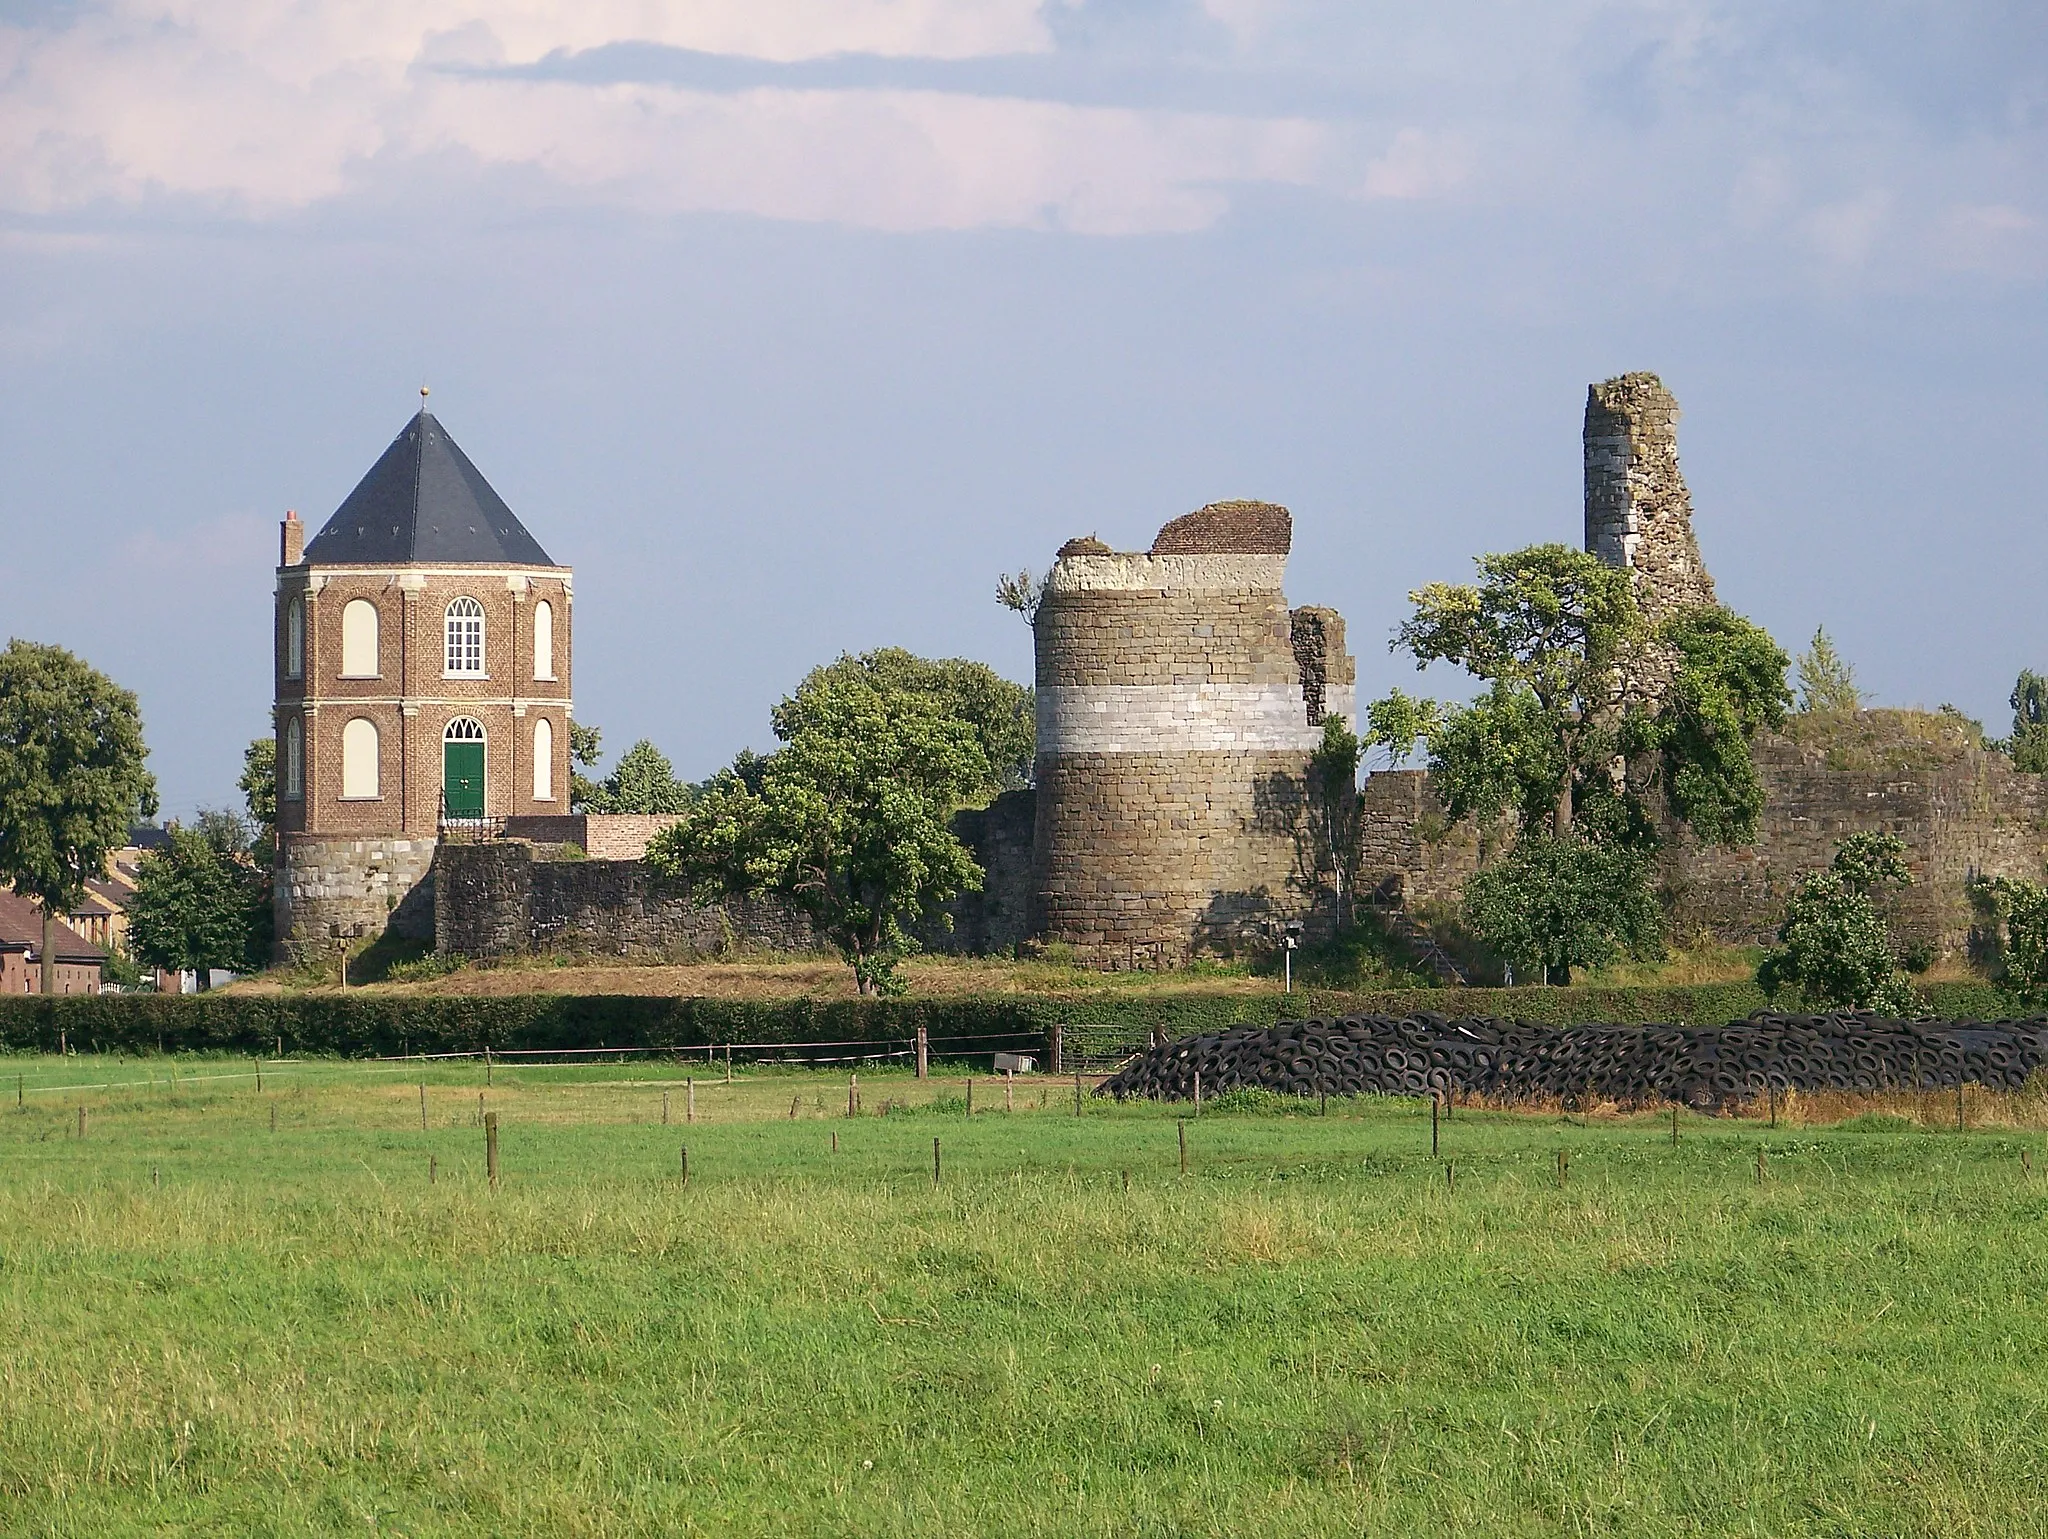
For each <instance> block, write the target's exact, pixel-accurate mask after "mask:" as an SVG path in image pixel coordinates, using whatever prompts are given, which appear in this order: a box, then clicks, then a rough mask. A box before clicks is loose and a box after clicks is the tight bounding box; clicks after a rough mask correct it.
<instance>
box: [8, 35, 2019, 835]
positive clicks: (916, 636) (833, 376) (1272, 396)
mask: <svg viewBox="0 0 2048 1539" xmlns="http://www.w3.org/2000/svg"><path fill="white" fill-rule="evenodd" d="M2044 360H2048V27H2043V26H2041V25H2040V15H2039V11H2038V0H2032V3H2009V4H2008V3H1994V0H1941V3H1906V0H1860V3H1855V4H1851V3H1846V0H1841V3H1820V0H1719V3H1716V0H1642V3H1592V0H1555V3H1552V4H1548V5H1543V6H1531V5H1525V4H1510V3H1505V0H1436V3H1432V4H1427V5H1423V4H1411V5H1374V6H1362V5H1359V4H1357V3H1356V0H1349V3H1341V0H1330V3H1322V0H972V3H969V0H677V3H672V4H659V3H655V0H581V3H577V4H566V5H556V4H550V3H544V0H351V3H348V4H342V3H339V0H0V628H4V630H5V632H6V633H7V634H10V635H17V636H24V637H29V638H32V639H35V640H39V641H51V642H57V643H61V644H62V645H64V646H67V647H70V648H71V649H73V650H74V651H76V652H78V653H79V654H81V655H82V656H84V657H86V658H87V659H88V660H89V661H91V662H92V663H94V664H95V665H97V666H98V667H100V668H101V669H103V670H104V671H106V672H107V673H109V674H111V675H112V676H113V677H114V678H116V679H117V680H119V681H120V682H122V683H123V684H125V685H127V686H128V687H130V688H132V689H134V690H136V691H137V693H138V694H139V695H140V697H141V701H142V708H143V714H144V723H145V729H146V732H147V736H148V740H149V742H150V745H151V750H152V752H151V764H152V767H153V768H154V770H155V772H156V774H157V777H158V780H159V782H160V785H161V787H162V794H163V802H164V808H165V811H166V812H167V813H169V814H172V815H185V816H189V815H190V813H191V812H192V811H193V810H195V809H196V808H197V807H199V806H202V805H223V804H229V803H232V802H233V801H235V800H236V792H235V790H234V780H235V776H236V774H237V773H238V770H239V766H240V760H241V755H242V750H243V747H244V745H245V744H246V743H247V742H248V740H249V739H250V738H251V737H253V736H256V735H258V734H259V733H266V732H267V731H268V730H269V704H270V672H269V670H270V654H269V636H270V629H269V627H270V605H271V597H272V587H273V581H274V563H275V561H276V549H277V545H276V521H277V520H278V519H279V518H280V517H281V516H282V514H283V512H284V510H285V509H286V508H296V509H298V510H299V512H300V514H301V515H302V516H303V517H305V518H306V519H308V520H309V521H310V522H311V523H312V525H313V526H314V527H317V526H318V525H319V523H321V522H324V520H325V519H326V518H327V516H328V515H329V514H330V513H332V511H333V510H334V508H335V507H336V506H338V505H339V503H340V502H341V500H342V499H343V498H344V497H345V496H346V495H347V493H348V491H349V489H350V488H351V487H352V486H353V485H354V484H355V482H356V481H357V479H358V478H360V476H361V475H362V474H363V473H364V472H365V471H366V470H367V469H368V468H369V466H370V465H371V463H372V462H373V461H374V460H375V459H376V458H377V456H378V454H379V453H381V452H382V450H383V449H384V447H385V446H386V444H387V443H389V441H390V440H391V439H392V438H393V437H394V436H395V435H396V434H397V433H398V432H399V430H400V429H401V428H402V427H403V426H404V424H405V422H406V419H407V417H408V416H409V414H410V413H411V412H412V411H413V410H414V409H415V408H416V407H417V405H418V396H417V394H416V392H417V390H418V388H419V386H421V385H422V384H426V385H428V386H430V387H431V389H432V391H433V395H432V398H431V399H432V403H433V407H434V410H435V412H436V415H437V416H438V417H439V418H440V420H441V421H442V423H443V424H444V425H445V426H446V427H447V429H448V430H449V431H450V432H451V433H452V434H453V435H454V437H455V438H456V440H457V441H458V442H459V443H460V444H461V445H462V446H463V448H464V449H465V450H466V451H467V452H468V454H469V455H470V457H471V458H472V459H473V460H474V461H475V462H476V463H477V465H478V466H479V467H480V468H481V469H482V470H483V472H484V474H485V475H486V476H487V477H489V478H490V480H491V482H492V484H493V485H494V486H496V488H497V489H498V491H499V493H500V494H501V495H503V496H504V498H505V499H506V501H507V502H508V503H509V504H510V505H511V506H512V508H513V509H514V511H515V512H517V513H518V514H519V516H520V518H521V519H522V520H523V521H524V522H525V524H526V525H527V527H528V528H529V529H531V530H532V532H533V533H534V535H535V536H536V537H537V538H538V539H539V540H540V542H541V543H542V545H544V546H545V547H546V548H547V549H548V551H549V552H550V553H551V554H552V555H553V556H554V558H555V559H556V560H557V561H560V562H562V563H564V564H567V565H572V566H574V567H575V569H576V606H575V621H574V623H575V680H574V688H575V696H576V714H577V716H578V718H579V719H580V720H583V721H587V722H590V723H594V724H595V725H597V726H599V727H600V728H602V729H603V732H604V734H605V744H606V748H607V750H608V751H609V752H610V753H612V754H615V753H616V752H618V751H620V750H622V749H624V748H625V747H627V746H628V745H629V744H631V743H632V742H633V741H634V740H635V739H638V738H641V737H647V738H650V739H652V740H653V741H654V742H655V743H657V744H658V745H659V746H660V747H661V748H662V749H663V750H664V751H665V752H667V753H668V754H669V755H670V756H671V758H672V759H673V760H674V761H675V763H676V766H677V769H678V770H679V772H681V773H682V774H684V775H685V776H688V777H691V778H696V777H700V776H702V775H705V774H708V773H710V772H711V771H712V770H714V769H715V768H717V767H718V766H719V765H720V764H722V763H724V762H725V761H727V760H728V759H729V758H730V757H731V756H732V755H733V753H734V752H736V751H737V750H738V749H740V748H742V747H748V746H751V747H754V748H766V747H769V746H772V738H771V735H770V733H769V730H768V711H769V708H770V706H771V705H772V704H773V703H774V701H775V700H776V699H777V698H779V697H780V696H781V695H783V694H784V693H786V692H787V691H788V690H789V689H790V688H792V687H793V686H794V685H795V684H796V683H797V681H798V680H799V679H801V677H802V676H803V674H804V673H805V671H806V670H807V669H809V668H810V667H811V666H813V665H814V664H816V663H819V662H822V661H826V660H829V659H830V658H832V657H833V656H835V655H837V654H838V653H840V652H842V651H849V650H851V651H859V650H865V649H868V648H872V647H876V646H885V645H901V646H906V647H910V648H912V649H913V650H916V651H919V652H922V653H926V654H930V655H941V656H965V657H973V658H979V659H982V660H984V661H986V662H988V663H990V664H992V665H993V666H995V667H996V668H998V669H999V670H1001V671H1002V672H1004V673H1005V674H1007V675H1009V676H1010V677H1013V678H1016V679H1019V680H1023V681H1027V682H1028V680H1029V677H1030V670H1031V651H1030V632H1029V630H1028V628H1027V627H1026V626H1025V625H1024V624H1023V623H1022V622H1021V621H1020V620H1019V619H1018V618H1017V617H1016V616H1015V615H1013V614H1010V613H1008V612H1006V611H1004V610H1002V609H1000V608H999V607H997V605H996V604H995V602H994V600H993V596H992V595H993V591H994V586H995V582H996V579H997V577H998V575H999V574H1001V573H1003V572H1008V571H1015V570H1017V569H1018V568H1020V567H1030V568H1033V569H1034V570H1039V571H1042V570H1043V569H1044V568H1045V566H1046V565H1047V564H1048V563H1049V562H1050V559H1051V557H1052V554H1053V552H1054V551H1055V550H1056V549H1057V547H1058V546H1059V545H1060V543H1061V542H1063V541H1064V540H1066V539H1068V538H1071V537H1073V536H1075V535H1081V534H1091V533H1092V534H1096V535H1099V536H1100V537H1101V538H1103V539H1105V540H1107V541H1108V542H1110V543H1111V544H1112V545H1114V546H1116V547H1118V548H1120V549H1143V548H1144V547H1145V546H1146V545H1147V544H1149V543H1150V540H1151V537H1152V535H1153V534H1154V532H1155V531H1156V530H1157V528H1158V527H1159V525H1161V524H1162V523H1164V522H1166V521H1167V520H1168V519H1170V518H1173V517H1175V516H1177V515H1178V514H1181V513H1184V512H1187V511H1189V510H1191V509H1193V508H1196V507H1199V506H1201V505H1202V504H1204V503H1207V502H1212V501H1217V500H1220V499H1224V498H1233V497H1257V498H1264V499H1267V500H1270V501H1276V502H1281V503H1284V504H1286V505H1287V506H1288V507H1290V508H1291V509H1292V510H1293V513H1294V516H1295V547H1294V556H1293V559H1292V561H1291V562H1290V566H1289V576H1288V596H1289V599H1290V600H1291V601H1292V602H1293V603H1296V604H1302V603H1317V604H1329V605H1334V606H1335V607H1337V608H1338V609H1340V610H1341V611H1342V612H1343V613H1344V615H1345V616H1346V618H1347V620H1348V622H1349V627H1350V641H1351V647H1352V650H1353V652H1354V653H1355V654H1356V656H1357V658H1358V666H1359V677H1360V686H1361V689H1362V690H1363V691H1365V692H1366V693H1367V694H1377V693H1380V692H1382V691H1384V690H1385V689H1386V688H1388V687H1390V686H1392V685H1395V684H1401V685H1403V686H1405V687H1409V688H1411V689H1412V688H1414V687H1416V685H1417V681H1416V679H1415V677H1414V674H1413V669H1412V666H1411V665H1409V664H1407V663H1405V662H1404V661H1403V660H1402V659H1401V658H1399V657H1397V656H1394V655H1393V654H1391V653H1390V652H1389V650H1388V646H1387V641H1388V638H1389V636H1390V634H1391V632H1392V630H1393V627H1394V625H1395V624H1396V623H1397V622H1398V620H1399V619H1400V618H1401V615H1402V613H1403V610H1404V596H1405V594H1406V593H1407V592H1408V591H1409V590H1411V589H1413V588H1415V587H1418V586H1420V585H1421V584H1423V583H1425V582H1429V581H1433V580H1438V579H1451V580H1456V579H1459V578H1462V577H1463V576H1465V575H1467V574H1468V573H1469V571H1470V559H1471V557H1472V556H1474V555H1476V554H1478V553H1480V552H1482V551H1488V550H1503V549H1510V548H1513V547H1515V546H1518V545H1522V544H1526V543H1530V542H1533V541H1537V540H1546V539H1557V540H1565V541H1570V542H1574V543H1576V542H1577V541H1578V540H1579V539H1580V537H1581V533H1582V512H1581V500H1580V476H1581V465H1580V450H1579V427H1580V420H1581V414H1582V412H1583V409H1584V403H1585V392H1586V387H1587V385H1588V384H1589V383H1590V382H1592V381H1594V380H1598V379H1602V378H1606V377H1608V376H1610V375H1613V374H1617V373H1621V372H1623V371H1626V370H1634V369H1647V370H1652V371H1654V372H1656V373H1658V374H1660V375H1662V376H1663V378H1664V380H1665V382H1666V383H1667V384H1668V385H1669V386H1670V387H1671V389H1672V390H1673V391H1674V392H1675V393H1676V395H1677V397H1678V399H1679V402H1680V404H1681V407H1682V409H1683V413H1684V415H1683V420H1682V423H1681V426H1680V437H1679V449H1680V457H1681V463H1682V465H1683V468H1684V471H1685V474H1686V477H1687V479H1688V482H1689V483H1690V486H1691V489H1692V494H1693V500H1694V505H1695V510H1696V513H1695V526H1696V529H1697V532H1698V535H1699V539H1700V543H1701V546H1702V549H1703V551H1704V554H1705V557H1706V560H1707V562H1708V565H1709V567H1710V569H1711V570H1712V572H1713V573H1714V576H1715V578H1716V581H1717V584H1718V587H1719V592H1720V596H1721V598H1722V600H1723V602H1724V603H1727V604H1728V605H1730V606H1731V607H1733V608H1735V609H1737V610H1740V611H1742V612H1744V613H1746V614H1748V615H1750V616H1751V617H1752V618H1754V619H1756V620H1758V621H1760V622H1761V623H1763V624H1764V625H1766V626H1768V627H1769V628H1770V629H1771V630H1772V631H1773V632H1774V633H1775V634H1776V635H1777V636H1778V638H1779V640H1780V641H1781V642H1782V643H1784V644H1785V645H1786V646H1787V648H1788V650H1796V649H1797V648H1798V647H1799V646H1800V645H1802V644H1803V643H1804V641H1805V640H1806V638H1808V637H1810V636H1811V634H1812V633H1813V631H1814V629H1815V627H1816V626H1819V625H1825V626H1826V627H1827V629H1828V631H1829V634H1830V635H1832V636H1834V637H1835V638H1836V639H1837V640H1838V642H1839V644H1840V646H1841V649H1842V651H1843V652H1844V653H1845V654H1846V656H1847V657H1848V658H1849V659H1850V660H1851V662H1852V663H1853V664H1854V665H1855V667H1856V669H1857V674H1858V678H1859V681H1860V682H1861V683H1862V684H1863V685H1864V687H1865V689H1866V691H1867V692H1868V693H1869V694H1870V695H1871V696H1872V697H1873V698H1874V699H1875V700H1876V701H1878V702H1880V703H1887V704H1897V705H1923V706H1928V707H1933V706H1935V705H1938V704H1941V703H1946V702H1953V703H1954V704H1956V705H1958V706H1960V707H1962V708H1963V709H1964V710H1966V711H1968V712H1970V713H1971V714H1973V715H1976V716H1979V717H1981V718H1983V719H1985V720H1986V722H1987V724H1988V725H1989V726H1990V727H1991V728H1992V729H1993V730H1994V731H2000V730H2003V729H2004V727H2005V725H2006V724H2007V720H2008V718H2009V715H2010V712H2009V710H2008V708H2007V706H2006V703H2005V697H2006V695H2007V693H2008V692H2009V691H2010V689H2011V687H2012V680H2013V677H2014V675H2015V673H2016V672H2017V671H2018V670H2019V669H2020V668H2021V667H2023V666H2031V667H2035V668H2037V669H2043V670H2048V610H2044V606H2043V604H2042V602H2041V595H2042V594H2043V593H2044V591H2048V581H2044V579H2048V540H2044V535H2043V523H2044V519H2043V515H2044V513H2048V507H2044V491H2043V488H2044V486H2048V370H2044ZM1421 683H1422V685H1423V686H1424V687H1437V688H1440V689H1441V690H1443V691H1446V692H1449V691H1455V689H1456V681H1455V680H1448V679H1446V680H1435V679H1432V678H1425V679H1424V680H1422V681H1421Z"/></svg>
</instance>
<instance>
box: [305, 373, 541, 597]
mask: <svg viewBox="0 0 2048 1539" xmlns="http://www.w3.org/2000/svg"><path fill="white" fill-rule="evenodd" d="M305 559H306V561H307V562H308V563H309V564H313V565H380V566H381V565H385V564H387V563H388V564H393V565H411V564H413V563H417V562H454V563H462V564H465V565H479V566H506V565H511V566H553V565H554V564H555V563H554V562H553V561H551V560H549V559H548V553H547V552H546V551H544V550H542V549H541V548H540V542H539V541H538V540H536V539H535V538H534V537H533V536H532V535H530V534H528V533H527V532H526V526H525V525H524V524H522V523H520V522H519V520H518V519H517V518H515V517H513V515H512V510H511V509H510V508H508V507H506V506H505V499H504V498H502V497H500V496H499V495H498V494H497V493H496V492H494V491H492V490H491V483H490V482H488V481H486V480H485V479H484V478H483V473H482V472H481V471H479V470H478V469H477V468H476V466H474V465H472V464H471V463H470V462H469V456H468V455H466V454H464V453H463V452H462V450H461V449H460V448H458V447H457V446H456V443H455V440H454V439H452V438H450V437H449V436H448V430H447V429H446V428H444V427H442V426H441V424H440V423H439V422H438V421H436V420H435V418H434V414H433V413H432V412H429V411H426V410H422V411H421V412H420V413H419V415H418V416H416V417H414V418H413V419H412V421H411V422H409V423H407V424H406V427H405V431H404V432H402V433H400V434H399V435H398V436H397V437H396V438H394V439H393V440H392V441H391V447H390V448H388V449H386V450H385V451H384V453H383V456H382V457H381V458H380V459H379V460H378V461H377V463H376V464H374V465H372V466H371V467H370V473H369V474H368V475H366V476H364V477H363V479H362V480H361V481H359V482H357V483H356V489H355V490H354V491H352V492H350V493H349V494H348V496H347V498H346V499H345V500H344V501H343V502H342V504H341V506H340V507H339V508H336V509H335V510H334V517H332V518H330V519H329V520H327V522H326V524H325V525H324V526H323V527H322V528H321V530H320V532H319V533H318V534H317V535H315V536H314V537H313V539H312V540H311V542H309V543H308V544H307V546H306V555H305Z"/></svg>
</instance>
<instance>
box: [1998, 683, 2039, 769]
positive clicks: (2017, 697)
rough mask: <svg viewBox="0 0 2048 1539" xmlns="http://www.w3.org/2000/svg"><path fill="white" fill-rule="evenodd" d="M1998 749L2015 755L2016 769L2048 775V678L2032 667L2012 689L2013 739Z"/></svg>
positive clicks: (2013, 756) (2014, 765) (2004, 742)
mask: <svg viewBox="0 0 2048 1539" xmlns="http://www.w3.org/2000/svg"><path fill="white" fill-rule="evenodd" d="M1995 746H1997V747H1999V748H2003V749H2004V750H2005V751H2006V752H2007V753H2008V754H2010V755H2011V756H2012V762H2013V768H2015V769H2019V770H2024V771H2026V772H2027V773H2028V774H2030V775H2039V774H2043V773H2048V679H2044V678H2043V677H2041V675H2040V674H2038V673H2036V672H2034V670H2033V669H2031V668H2022V669H2021V670H2020V676H2019V679H2018V680H2017V681H2016V682H2015V683H2014V684H2013V687H2012V736H2010V737H2008V738H2006V739H2005V740H2004V741H2003V742H2002V743H1999V744H1997V745H1995Z"/></svg>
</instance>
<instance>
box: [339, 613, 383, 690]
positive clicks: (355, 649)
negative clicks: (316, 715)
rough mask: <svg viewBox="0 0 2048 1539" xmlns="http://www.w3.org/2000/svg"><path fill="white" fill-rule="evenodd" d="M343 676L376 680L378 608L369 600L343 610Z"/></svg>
mask: <svg viewBox="0 0 2048 1539" xmlns="http://www.w3.org/2000/svg"><path fill="white" fill-rule="evenodd" d="M341 676H342V677H343V678H345V679H374V678H375V677H377V606H376V605H375V604H373V603H371V602H370V601H369V600H368V599H363V598H359V599H350V600H349V601H348V603H347V604H346V605H344V606H343V608H342V611H341Z"/></svg>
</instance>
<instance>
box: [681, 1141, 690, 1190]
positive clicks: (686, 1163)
mask: <svg viewBox="0 0 2048 1539" xmlns="http://www.w3.org/2000/svg"><path fill="white" fill-rule="evenodd" d="M682 1167H683V1185H685V1186H688V1185H689V1184H690V1146H689V1145H688V1144H684V1145H683V1152H682Z"/></svg>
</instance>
